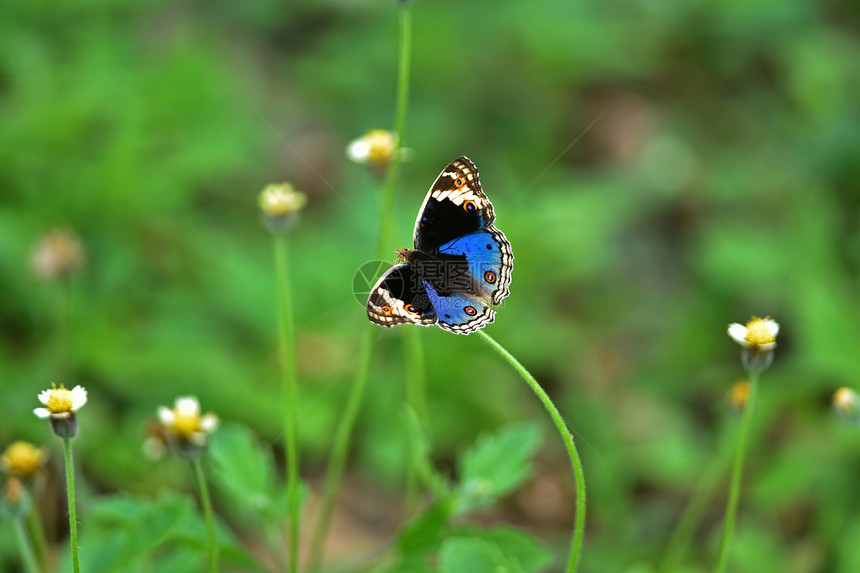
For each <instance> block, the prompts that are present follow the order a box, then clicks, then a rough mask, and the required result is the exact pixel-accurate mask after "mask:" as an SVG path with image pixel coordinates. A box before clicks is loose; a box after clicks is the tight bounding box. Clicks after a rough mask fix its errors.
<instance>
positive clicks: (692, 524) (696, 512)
mask: <svg viewBox="0 0 860 573" xmlns="http://www.w3.org/2000/svg"><path fill="white" fill-rule="evenodd" d="M721 441H722V442H725V440H721ZM721 445H722V446H723V447H721V448H720V451H719V454H718V455H717V456H716V457H714V458H711V461H710V463H708V464H707V466H706V468H705V472H704V475H703V476H702V478H701V479H700V480H699V483H698V484H697V486H696V488H695V490H694V491H693V495H692V497H691V498H690V501H689V502H688V503H687V506H686V507H685V508H684V512H683V513H682V514H681V518H680V519H679V520H678V524H677V525H676V526H675V530H674V531H673V532H672V535H671V537H670V538H669V543H668V544H667V547H666V554H665V556H664V557H663V561H662V563H661V564H660V569H659V570H660V571H663V572H665V573H672V572H674V571H677V570H678V566H679V564H680V562H681V560H682V559H683V558H684V555H685V554H686V552H687V549H688V548H689V546H690V540H691V539H692V538H693V532H694V531H695V528H696V524H697V523H699V520H700V519H701V517H702V514H703V513H704V511H705V508H706V507H707V505H708V500H710V499H711V497H712V496H713V494H714V492H715V491H716V489H717V485H719V483H720V477H721V476H722V475H723V474H724V473H725V470H726V468H727V467H728V465H729V460H730V454H731V449H729V448H726V447H725V445H726V444H721Z"/></svg>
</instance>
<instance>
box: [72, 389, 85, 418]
mask: <svg viewBox="0 0 860 573" xmlns="http://www.w3.org/2000/svg"><path fill="white" fill-rule="evenodd" d="M86 403H87V391H86V389H85V388H84V387H83V386H81V385H77V386H75V387H74V388H72V412H74V411H76V410H77V409H78V408H80V407H81V406H83V405H84V404H86Z"/></svg>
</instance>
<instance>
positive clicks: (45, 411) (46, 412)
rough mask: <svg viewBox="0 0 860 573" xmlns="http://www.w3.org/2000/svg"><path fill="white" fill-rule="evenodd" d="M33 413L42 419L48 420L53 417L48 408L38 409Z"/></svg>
mask: <svg viewBox="0 0 860 573" xmlns="http://www.w3.org/2000/svg"><path fill="white" fill-rule="evenodd" d="M33 413H34V414H36V415H37V416H38V417H40V418H48V417H50V416H51V412H50V410H48V409H47V408H36V409H34V410H33Z"/></svg>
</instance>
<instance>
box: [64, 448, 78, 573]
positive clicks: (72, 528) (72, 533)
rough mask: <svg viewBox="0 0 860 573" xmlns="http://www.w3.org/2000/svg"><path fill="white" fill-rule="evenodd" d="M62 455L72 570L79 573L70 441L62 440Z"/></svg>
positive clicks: (76, 519)
mask: <svg viewBox="0 0 860 573" xmlns="http://www.w3.org/2000/svg"><path fill="white" fill-rule="evenodd" d="M63 453H64V455H65V458H66V493H67V495H68V499H69V540H70V543H71V545H72V570H73V571H74V572H75V573H81V562H80V557H79V556H78V513H77V510H76V509H75V461H74V457H73V456H72V440H71V439H70V438H64V439H63Z"/></svg>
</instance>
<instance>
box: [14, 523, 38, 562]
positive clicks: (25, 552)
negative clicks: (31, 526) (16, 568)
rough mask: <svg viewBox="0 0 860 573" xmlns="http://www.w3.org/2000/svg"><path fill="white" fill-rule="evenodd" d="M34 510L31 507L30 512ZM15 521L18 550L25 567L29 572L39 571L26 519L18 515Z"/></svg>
mask: <svg viewBox="0 0 860 573" xmlns="http://www.w3.org/2000/svg"><path fill="white" fill-rule="evenodd" d="M32 511H33V510H32V508H31V510H30V512H31V513H32ZM13 521H14V524H13V525H14V527H15V540H16V541H17V542H18V550H19V551H20V552H21V560H22V561H24V569H25V570H26V571H27V573H39V566H38V564H37V561H36V554H35V553H34V552H33V546H32V545H31V544H30V538H29V537H28V536H27V531H26V528H25V526H24V519H23V518H22V517H16V518H15V519H14V520H13Z"/></svg>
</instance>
